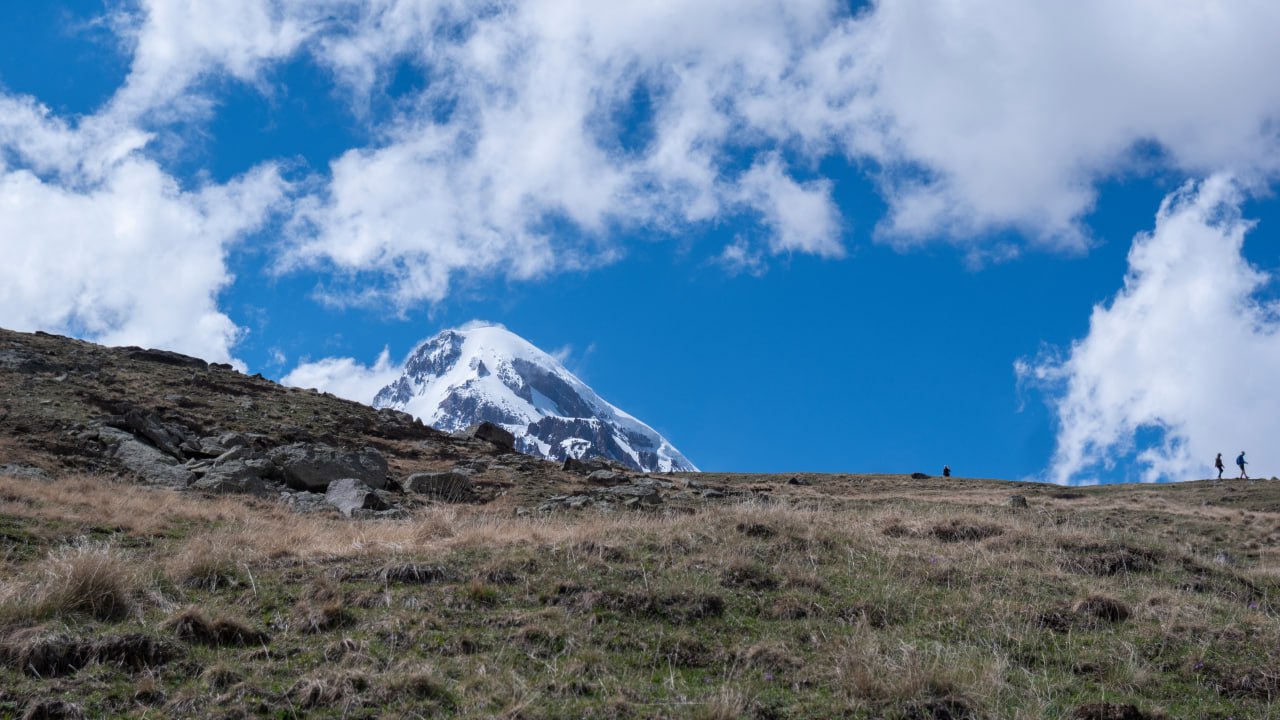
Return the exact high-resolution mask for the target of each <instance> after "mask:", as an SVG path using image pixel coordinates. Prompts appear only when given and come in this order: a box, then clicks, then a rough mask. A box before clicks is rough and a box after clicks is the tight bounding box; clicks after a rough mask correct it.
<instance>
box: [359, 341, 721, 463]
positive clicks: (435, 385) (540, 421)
mask: <svg viewBox="0 0 1280 720" xmlns="http://www.w3.org/2000/svg"><path fill="white" fill-rule="evenodd" d="M373 405H374V407H377V408H390V409H395V410H402V411H405V412H407V413H409V414H410V415H413V416H415V417H417V418H419V419H421V420H422V421H423V422H425V423H426V424H428V425H430V426H432V427H435V428H437V429H440V430H443V431H446V432H459V431H463V430H465V429H466V428H468V427H471V426H473V425H475V424H477V423H481V422H488V423H492V424H494V425H497V426H500V427H502V428H504V429H506V430H507V431H509V432H510V433H511V434H512V435H513V437H514V442H515V446H516V448H517V449H519V450H520V451H521V452H524V453H527V454H530V455H539V456H542V457H545V458H550V459H554V460H561V461H563V460H566V459H575V460H582V459H589V458H603V459H606V460H609V461H612V462H615V463H618V464H620V465H623V466H625V467H628V468H631V469H633V470H638V471H642V472H668V471H696V470H697V468H696V467H694V465H693V463H691V462H689V460H688V459H687V458H685V457H684V455H682V454H681V453H680V451H678V450H676V449H675V448H674V447H673V446H672V445H671V443H669V442H667V440H666V439H665V438H663V437H662V436H661V435H659V434H658V433H657V432H655V431H654V430H653V428H650V427H649V426H648V425H645V424H644V423H642V422H640V421H639V420H637V419H636V418H634V417H632V416H631V415H628V414H627V413H625V412H623V411H622V410H619V409H618V408H616V407H614V406H613V405H611V404H609V403H608V402H606V401H605V400H604V399H603V398H601V397H600V396H599V395H597V394H596V393H595V392H594V391H593V390H592V389H591V388H589V387H587V385H586V384H584V383H583V382H582V381H581V380H579V379H578V378H577V377H575V376H574V375H573V373H571V372H569V371H568V370H567V369H565V367H564V366H563V365H562V364H561V363H560V362H559V361H557V360H556V359H555V358H553V357H551V356H550V355H548V354H547V353H545V352H543V351H541V350H539V349H538V348H536V347H534V346H533V345H532V344H530V343H529V342H528V341H526V340H524V339H523V338H520V337H519V336H517V335H515V334H513V333H511V332H510V331H508V330H506V329H505V328H502V327H497V326H492V327H475V328H468V329H462V330H446V331H444V332H442V333H440V334H438V335H436V336H434V337H432V338H430V339H429V340H427V341H426V342H423V343H422V344H421V345H419V346H418V348H417V349H416V350H414V352H413V353H412V354H411V355H410V356H409V359H408V360H407V361H406V362H405V366H404V372H403V374H402V375H401V376H400V377H399V378H398V379H397V380H396V381H395V382H393V383H391V384H390V385H388V386H387V387H385V388H383V389H382V391H381V392H379V393H378V395H377V397H376V398H375V399H374V402H373Z"/></svg>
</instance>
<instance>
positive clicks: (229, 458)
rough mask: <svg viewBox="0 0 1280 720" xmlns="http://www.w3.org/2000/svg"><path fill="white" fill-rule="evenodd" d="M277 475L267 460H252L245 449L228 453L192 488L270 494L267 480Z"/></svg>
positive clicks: (207, 470)
mask: <svg viewBox="0 0 1280 720" xmlns="http://www.w3.org/2000/svg"><path fill="white" fill-rule="evenodd" d="M274 472H275V465H273V464H272V463H271V461H270V460H267V459H265V458H258V457H253V456H252V455H250V454H249V453H248V452H247V449H246V448H243V447H238V448H233V449H232V450H229V451H227V452H226V453H224V454H223V455H222V456H221V457H219V458H218V459H217V460H215V461H214V462H213V464H212V465H210V466H208V467H206V468H205V470H204V475H203V476H202V477H201V478H200V479H199V480H197V481H195V483H193V484H192V486H191V487H193V488H194V489H196V490H203V491H205V492H212V493H252V494H254V495H262V494H265V493H266V492H267V486H266V479H267V478H269V477H271V475H272V474H273V473H274Z"/></svg>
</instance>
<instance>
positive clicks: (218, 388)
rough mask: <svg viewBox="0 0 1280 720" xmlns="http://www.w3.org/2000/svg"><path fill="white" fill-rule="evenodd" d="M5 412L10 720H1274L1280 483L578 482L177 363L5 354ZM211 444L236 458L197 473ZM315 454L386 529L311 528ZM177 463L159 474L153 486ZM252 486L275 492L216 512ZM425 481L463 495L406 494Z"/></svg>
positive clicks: (482, 446)
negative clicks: (351, 485) (373, 484)
mask: <svg viewBox="0 0 1280 720" xmlns="http://www.w3.org/2000/svg"><path fill="white" fill-rule="evenodd" d="M0 390H3V393H4V394H3V395H2V396H0V402H2V403H3V406H2V408H3V409H0V550H2V552H0V717H23V718H88V717H274V718H300V717H321V718H324V717H329V718H377V717H406V718H407V717H443V718H454V717H456V718H493V717H506V718H516V717H520V718H563V717H575V718H577V717H583V718H587V717H596V718H653V717H663V718H739V717H750V718H780V717H786V718H815V719H816V718H829V717H849V718H860V719H865V720H870V719H871V718H878V719H885V720H921V719H937V718H951V719H956V718H970V719H972V718H1017V719H1025V720H1032V719H1038V718H1075V719H1083V720H1113V719H1115V718H1126V719H1129V720H1154V719H1156V718H1165V719H1167V720H1175V719H1180V718H1217V719H1218V720H1225V719H1226V718H1267V717H1275V716H1276V712H1277V708H1278V707H1280V705H1278V703H1280V670H1278V668H1280V651H1278V650H1277V648H1280V550H1278V545H1277V543H1278V541H1280V483H1273V482H1270V481H1259V482H1246V481H1223V482H1208V481H1201V482H1193V483H1184V484H1180V485H1175V486H1111V487H1095V488H1084V489H1076V488H1072V489H1067V488H1059V487H1053V486H1044V485H1031V484H1025V483H1010V482H1002V481H996V480H975V479H964V478H950V479H944V478H937V477H920V478H913V477H911V476H908V475H855V474H849V475H816V474H794V475H793V474H783V475H764V474H761V475H725V474H714V473H700V474H693V473H672V474H665V473H664V474H656V475H655V474H645V473H636V472H628V471H626V470H624V469H621V468H617V467H613V468H607V467H595V466H590V465H587V466H582V467H579V466H575V465H574V464H573V463H570V464H569V465H570V468H569V469H568V470H565V469H563V468H562V467H560V466H559V465H557V464H555V463H550V462H547V461H544V460H539V459H535V458H530V457H527V456H523V455H519V454H515V453H512V452H510V451H509V450H508V449H504V448H503V447H501V446H500V444H495V443H494V442H492V441H489V440H483V439H478V438H453V437H448V436H445V435H444V434H442V433H439V432H437V431H434V430H431V429H429V428H425V427H423V426H421V425H418V424H415V423H413V422H412V421H411V420H408V419H406V418H405V417H404V416H402V415H399V414H396V413H392V412H388V411H375V410H372V409H371V408H364V407H362V406H359V405H355V404H352V403H347V402H344V401H340V400H336V399H334V398H330V397H325V396H323V395H320V394H316V393H310V392H306V391H302V390H288V389H285V388H280V387H278V386H275V385H273V384H271V383H269V382H267V381H265V380H262V379H260V378H254V377H246V376H244V375H241V374H239V373H235V372H234V371H232V370H230V369H228V368H225V367H209V366H203V365H202V364H200V363H199V361H194V360H192V359H190V358H182V357H181V356H172V355H168V354H164V353H155V352H154V351H143V350H138V349H108V348H100V347H97V346H93V345H88V344H84V343H78V342H75V341H70V340H67V339H65V338H54V337H51V336H39V335H23V334H18V333H0ZM183 433H186V434H187V437H183V436H182V435H183ZM229 435H240V436H243V437H244V439H245V440H246V444H243V445H241V444H235V442H234V438H231V437H228V436H229ZM104 438H106V439H105V440H104ZM206 440H210V441H211V442H214V443H216V444H218V445H223V446H224V445H229V444H230V445H234V447H231V448H230V449H228V450H227V452H228V453H230V454H231V455H232V456H235V458H233V459H230V460H229V459H226V458H224V459H223V460H221V461H218V462H215V463H213V464H212V465H203V464H202V463H207V462H208V461H209V458H202V457H199V455H200V454H201V453H204V452H206V451H207V450H212V449H214V448H211V447H206ZM109 441H110V442H109ZM112 442H114V444H112ZM300 444H301V445H304V446H317V445H324V446H327V447H329V448H332V449H334V451H335V452H336V453H339V455H341V453H348V454H349V455H343V456H342V457H347V458H350V457H355V458H356V459H361V458H363V459H365V460H368V450H369V449H372V450H373V451H376V452H377V453H378V456H379V457H381V458H383V460H385V462H386V468H385V470H384V471H382V477H383V478H384V480H385V481H386V483H387V485H386V487H384V488H383V489H380V490H379V491H378V492H379V493H381V494H383V495H386V496H387V497H388V498H390V499H391V500H392V501H394V502H395V503H396V504H397V505H398V508H397V511H396V512H388V511H376V512H375V511H370V512H366V513H365V514H363V515H358V516H357V519H354V520H353V519H349V518H347V517H345V516H344V515H343V514H341V513H340V512H339V511H338V510H336V509H334V508H332V507H327V506H323V505H322V506H319V507H316V508H313V507H311V506H310V505H309V504H308V503H307V502H304V501H303V500H301V499H300V498H304V497H312V496H314V497H323V495H321V494H320V493H318V492H312V491H310V490H305V489H299V488H297V487H294V486H293V485H290V484H289V483H290V482H296V481H297V478H296V477H295V478H294V480H292V481H291V480H289V478H288V477H286V476H285V475H287V473H286V471H287V470H288V469H289V468H292V467H293V466H292V465H291V464H290V462H289V458H288V457H284V458H283V459H282V460H280V463H281V464H276V458H277V457H278V456H277V455H276V454H275V451H277V450H279V448H281V447H294V446H297V445H300ZM142 446H145V447H146V448H149V450H147V451H143V450H141V449H140V447H142ZM166 446H168V447H170V450H164V449H162V448H163V447H166ZM121 448H126V449H127V450H128V452H125V453H124V454H123V455H122V454H121V452H122V451H121ZM313 449H314V448H313ZM129 453H133V454H132V455H131V454H129ZM155 453H160V454H161V455H164V456H166V457H168V458H169V460H170V461H171V462H160V467H161V468H165V469H164V470H157V471H156V472H157V473H158V474H156V475H147V474H146V473H139V472H138V471H137V470H135V469H133V468H132V467H131V466H130V463H134V464H137V463H138V462H139V457H141V458H143V459H150V460H155V458H156V455H155ZM186 455H190V456H191V457H189V458H187V459H186V460H182V459H181V458H183V457H185V456H186ZM220 457H221V456H220ZM262 457H265V458H266V459H267V460H266V461H264V462H267V465H261V466H254V465H251V464H250V463H252V462H258V460H257V458H262ZM232 462H239V463H241V464H242V465H243V466H244V467H246V468H248V470H245V472H248V471H249V470H254V469H255V468H256V469H257V470H261V471H263V472H264V473H265V476H264V477H261V478H260V479H261V480H262V482H263V483H264V485H263V487H260V488H259V487H247V488H241V489H239V490H232V489H229V488H228V487H227V486H226V485H225V484H224V485H222V486H219V487H218V489H217V491H215V490H214V489H212V488H209V487H208V486H207V483H206V481H207V480H208V479H209V477H210V475H216V474H218V473H219V472H222V473H223V475H224V477H223V480H224V481H225V483H232V481H233V480H234V479H235V478H234V477H231V475H228V474H227V473H225V472H223V471H224V470H225V465H226V464H227V463H232ZM369 464H372V465H374V466H376V463H372V461H369V463H367V464H365V465H361V464H357V465H355V466H350V467H351V469H364V470H368V469H369V467H368V465H369ZM215 466H216V467H215ZM138 467H142V468H146V467H148V466H146V465H138ZM344 467H346V466H344ZM294 470H297V468H294ZM428 470H434V471H447V472H446V474H448V475H450V476H451V477H454V478H455V479H456V478H457V477H460V476H465V477H466V478H468V479H469V480H470V481H471V482H472V487H473V489H472V490H470V491H469V492H468V494H466V495H465V496H463V497H441V496H439V495H432V494H429V493H422V492H417V491H415V490H413V489H412V487H402V488H396V487H393V485H401V484H403V485H407V486H413V485H414V483H412V482H410V480H409V478H410V477H412V476H413V475H414V474H415V473H418V472H423V471H428ZM179 471H184V472H187V473H189V477H188V479H191V478H194V479H191V482H190V483H188V482H187V481H186V480H183V481H182V482H177V477H176V476H174V475H173V473H176V472H179ZM277 473H279V475H278V476H277ZM237 477H238V476H237ZM240 479H241V480H243V478H240ZM370 480H371V481H372V480H374V478H373V477H372V476H371V477H370ZM202 484H204V485H202ZM250 485H252V483H250ZM264 490H266V491H265V492H264ZM303 510H305V512H300V511H303Z"/></svg>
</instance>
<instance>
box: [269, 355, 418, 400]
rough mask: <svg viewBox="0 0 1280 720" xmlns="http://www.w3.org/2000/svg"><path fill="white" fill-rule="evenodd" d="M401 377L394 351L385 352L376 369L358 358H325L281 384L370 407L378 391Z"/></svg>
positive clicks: (304, 365) (301, 367)
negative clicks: (392, 360)
mask: <svg viewBox="0 0 1280 720" xmlns="http://www.w3.org/2000/svg"><path fill="white" fill-rule="evenodd" d="M400 373H401V368H400V366H399V365H397V364H394V363H392V362H391V351H390V350H388V349H386V348H383V350H382V354H380V355H379V356H378V359H377V360H375V361H374V363H373V364H372V365H364V364H363V363H360V362H359V361H357V360H355V359H354V358H347V357H344V358H324V359H323V360H318V361H315V362H304V363H302V364H300V365H298V367H296V368H294V369H293V370H292V371H291V372H290V373H289V374H288V375H285V376H284V377H283V378H280V382H281V383H283V384H285V385H292V386H293V387H300V388H315V389H317V390H322V391H324V392H329V393H333V394H334V395H337V396H338V397H340V398H346V399H347V400H354V401H355V402H360V403H364V404H366V405H369V404H372V403H373V398H374V396H376V395H377V394H378V391H379V390H381V389H382V388H384V387H386V386H387V385H390V384H391V383H392V382H393V381H395V379H396V378H398V377H400Z"/></svg>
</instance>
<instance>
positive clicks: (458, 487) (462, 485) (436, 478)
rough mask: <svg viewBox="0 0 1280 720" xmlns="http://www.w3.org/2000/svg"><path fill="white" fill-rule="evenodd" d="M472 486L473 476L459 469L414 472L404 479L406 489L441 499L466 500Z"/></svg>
mask: <svg viewBox="0 0 1280 720" xmlns="http://www.w3.org/2000/svg"><path fill="white" fill-rule="evenodd" d="M471 486H472V483H471V476H470V475H468V474H466V473H463V472H458V471H457V470H449V471H447V472H423V473H414V474H412V475H410V476H409V477H408V478H407V479H405V481H404V489H405V490H408V491H409V492H415V493H418V494H420V495H427V496H430V497H434V498H440V499H441V500H465V499H467V498H468V497H470V496H471Z"/></svg>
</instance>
